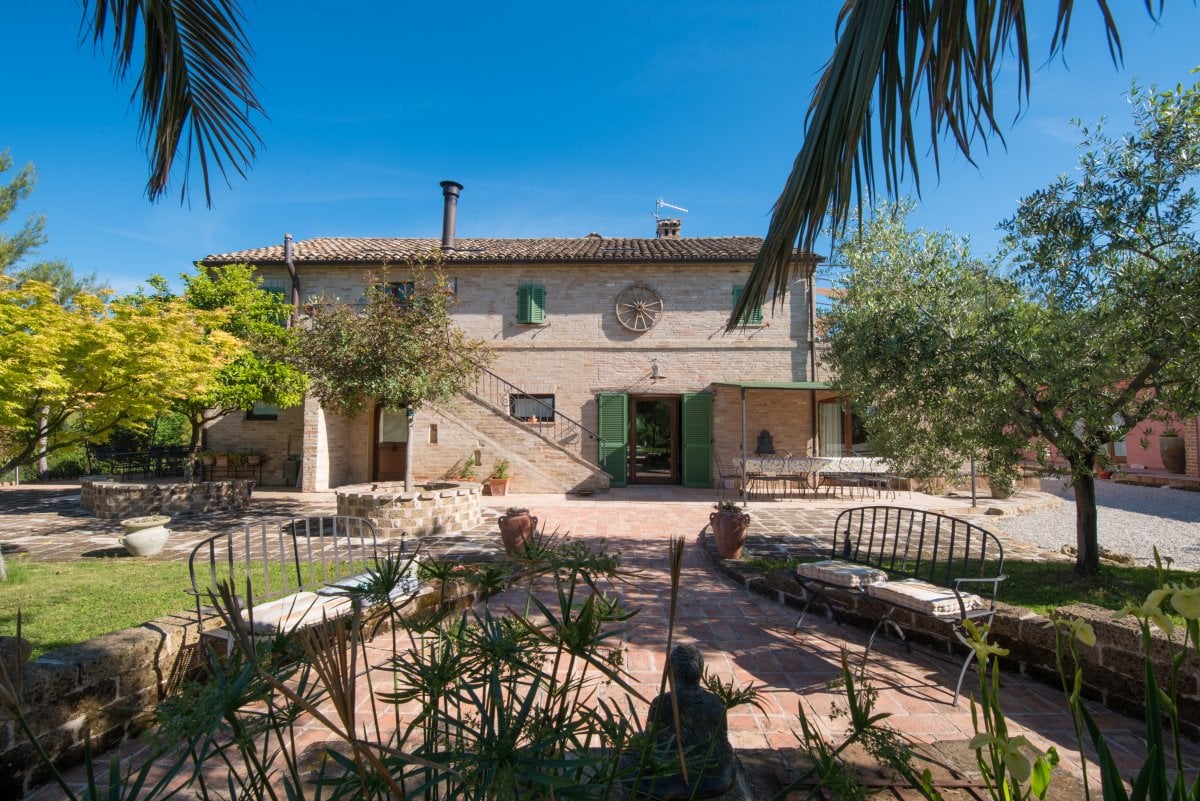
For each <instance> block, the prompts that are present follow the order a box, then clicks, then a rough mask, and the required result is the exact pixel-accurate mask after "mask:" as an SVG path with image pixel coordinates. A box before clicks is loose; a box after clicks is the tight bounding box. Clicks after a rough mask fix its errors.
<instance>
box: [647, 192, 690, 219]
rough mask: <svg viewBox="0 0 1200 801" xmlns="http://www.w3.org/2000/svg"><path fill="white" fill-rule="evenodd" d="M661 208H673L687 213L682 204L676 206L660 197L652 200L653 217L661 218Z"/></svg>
mask: <svg viewBox="0 0 1200 801" xmlns="http://www.w3.org/2000/svg"><path fill="white" fill-rule="evenodd" d="M663 209H675V211H682V212H683V213H684V214H687V209H685V208H684V207H683V206H676V205H674V204H671V203H668V202H667V201H665V200H663V199H662V198H661V197H660V198H659V199H658V200H656V201H654V219H656V220H661V219H662V210H663Z"/></svg>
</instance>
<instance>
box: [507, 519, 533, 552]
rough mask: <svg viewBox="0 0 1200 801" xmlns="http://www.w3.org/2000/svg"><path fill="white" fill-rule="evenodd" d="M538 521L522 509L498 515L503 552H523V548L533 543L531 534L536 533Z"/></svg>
mask: <svg viewBox="0 0 1200 801" xmlns="http://www.w3.org/2000/svg"><path fill="white" fill-rule="evenodd" d="M537 522H538V519H537V518H536V517H534V516H533V515H531V514H529V511H528V510H526V509H522V510H520V511H517V510H512V509H510V510H509V513H508V514H506V515H500V539H501V541H502V542H503V543H504V550H505V551H507V552H509V553H517V552H519V551H523V550H525V547H526V546H527V545H529V543H530V542H532V541H533V532H535V531H537Z"/></svg>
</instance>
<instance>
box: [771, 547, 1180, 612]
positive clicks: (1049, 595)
mask: <svg viewBox="0 0 1200 801" xmlns="http://www.w3.org/2000/svg"><path fill="white" fill-rule="evenodd" d="M812 561H816V560H815V559H814V560H812ZM748 564H750V565H751V566H753V567H756V568H758V569H759V570H774V569H778V568H786V569H788V570H791V569H792V568H794V567H795V566H796V564H797V560H795V559H786V560H783V559H752V560H750V561H749V562H748ZM1004 573H1005V575H1007V576H1008V579H1007V580H1006V581H1005V582H1004V583H1003V584H1001V585H1000V594H999V596H998V597H999V599H1000V600H1001V601H1004V602H1005V603H1009V604H1013V605H1014V606H1023V607H1025V608H1027V609H1032V610H1033V611H1035V612H1038V613H1040V614H1048V613H1049V612H1052V611H1053V610H1055V609H1057V608H1059V607H1060V606H1067V605H1069V604H1075V603H1089V604H1095V605H1096V606H1100V607H1103V608H1105V609H1113V610H1117V609H1121V608H1123V607H1124V606H1125V605H1126V604H1129V603H1135V604H1141V603H1142V601H1144V600H1146V596H1147V595H1148V594H1149V593H1150V591H1151V590H1154V589H1156V588H1157V587H1158V582H1157V579H1156V574H1155V571H1154V570H1153V569H1152V568H1148V567H1118V566H1115V565H1102V566H1101V568H1100V574H1099V575H1098V576H1095V577H1093V578H1086V579H1085V578H1083V577H1081V576H1079V575H1078V574H1077V573H1076V572H1075V570H1074V566H1073V564H1072V563H1071V562H1017V561H1012V560H1010V561H1006V562H1005V563H1004ZM1189 576H1191V577H1195V576H1196V574H1195V573H1191V572H1188V571H1184V570H1171V571H1167V580H1168V581H1171V582H1181V581H1182V580H1183V579H1184V578H1186V577H1189Z"/></svg>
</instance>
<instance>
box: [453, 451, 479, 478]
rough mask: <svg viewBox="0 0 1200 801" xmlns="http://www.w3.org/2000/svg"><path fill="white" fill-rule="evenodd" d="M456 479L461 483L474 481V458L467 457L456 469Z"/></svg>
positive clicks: (472, 456)
mask: <svg viewBox="0 0 1200 801" xmlns="http://www.w3.org/2000/svg"><path fill="white" fill-rule="evenodd" d="M456 477H457V478H459V479H461V480H463V481H474V480H475V456H474V455H471V456H468V457H467V460H466V461H465V462H463V463H462V467H460V468H458V473H457V476H456Z"/></svg>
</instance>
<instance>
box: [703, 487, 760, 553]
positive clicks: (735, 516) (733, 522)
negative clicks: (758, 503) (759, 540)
mask: <svg viewBox="0 0 1200 801" xmlns="http://www.w3.org/2000/svg"><path fill="white" fill-rule="evenodd" d="M708 522H709V525H711V526H712V531H713V539H714V540H716V542H717V553H719V554H720V555H721V558H722V559H740V558H741V557H742V546H743V545H745V544H746V529H747V528H748V527H749V526H750V515H748V514H746V513H745V512H743V511H742V509H741V507H739V506H738V505H737V504H736V503H735V502H733V501H718V502H717V504H716V511H715V512H713V513H712V514H710V515H709V516H708Z"/></svg>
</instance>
